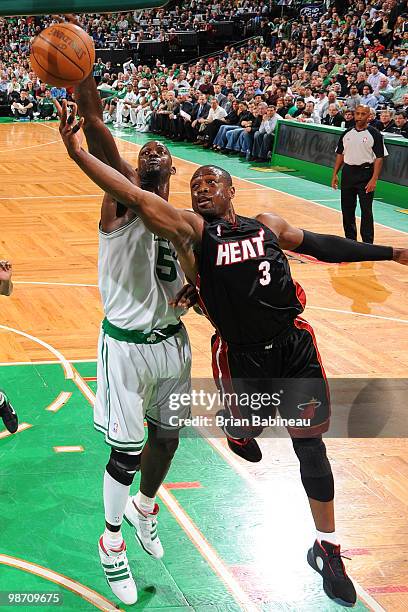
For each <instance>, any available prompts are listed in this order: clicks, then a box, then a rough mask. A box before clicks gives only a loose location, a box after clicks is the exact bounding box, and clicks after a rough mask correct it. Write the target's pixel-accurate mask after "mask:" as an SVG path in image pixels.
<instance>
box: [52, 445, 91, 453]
mask: <svg viewBox="0 0 408 612" xmlns="http://www.w3.org/2000/svg"><path fill="white" fill-rule="evenodd" d="M53 449H54V451H55V452H56V453H83V451H84V447H83V446H54V447H53Z"/></svg>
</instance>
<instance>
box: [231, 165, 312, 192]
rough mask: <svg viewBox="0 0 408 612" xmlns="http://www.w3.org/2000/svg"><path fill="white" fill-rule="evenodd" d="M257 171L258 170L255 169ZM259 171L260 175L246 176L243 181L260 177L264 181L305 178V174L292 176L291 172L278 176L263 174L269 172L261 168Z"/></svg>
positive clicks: (255, 179)
mask: <svg viewBox="0 0 408 612" xmlns="http://www.w3.org/2000/svg"><path fill="white" fill-rule="evenodd" d="M255 172H256V170H255ZM258 172H259V174H260V176H244V177H243V178H242V180H243V181H249V182H251V181H257V180H258V179H259V180H262V181H271V180H274V179H279V180H280V179H295V178H304V176H298V175H297V174H296V176H292V175H291V174H284V175H283V176H277V175H275V176H263V175H264V174H268V172H262V171H261V170H258ZM236 178H241V177H239V176H237V177H236ZM265 187H266V186H265ZM287 195H290V193H288V194H287Z"/></svg>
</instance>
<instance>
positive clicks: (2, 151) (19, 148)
mask: <svg viewBox="0 0 408 612" xmlns="http://www.w3.org/2000/svg"><path fill="white" fill-rule="evenodd" d="M56 142H60V143H62V141H61V140H50V141H49V142H42V143H41V144H35V145H29V146H27V147H18V149H13V153H14V151H25V150H26V149H35V148H36V147H45V146H46V145H50V144H55V143H56ZM0 153H8V154H10V149H2V150H1V151H0Z"/></svg>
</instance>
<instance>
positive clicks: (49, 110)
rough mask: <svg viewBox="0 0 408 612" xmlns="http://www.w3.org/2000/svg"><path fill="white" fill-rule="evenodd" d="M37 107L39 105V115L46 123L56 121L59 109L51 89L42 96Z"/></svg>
mask: <svg viewBox="0 0 408 612" xmlns="http://www.w3.org/2000/svg"><path fill="white" fill-rule="evenodd" d="M37 105H38V111H39V113H40V115H39V118H40V119H45V120H46V121H49V120H50V119H56V117H57V108H56V106H55V104H54V101H53V99H52V97H51V91H50V90H49V89H46V90H45V95H44V96H41V97H40V98H39V99H38V102H37Z"/></svg>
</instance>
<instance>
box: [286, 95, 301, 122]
mask: <svg viewBox="0 0 408 612" xmlns="http://www.w3.org/2000/svg"><path fill="white" fill-rule="evenodd" d="M305 107H306V104H305V100H304V98H297V100H296V102H295V104H294V105H293V106H292V107H291V108H290V109H289V110H288V114H287V115H286V116H285V119H296V117H298V116H299V115H301V114H302V113H303V111H304V110H305Z"/></svg>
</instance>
